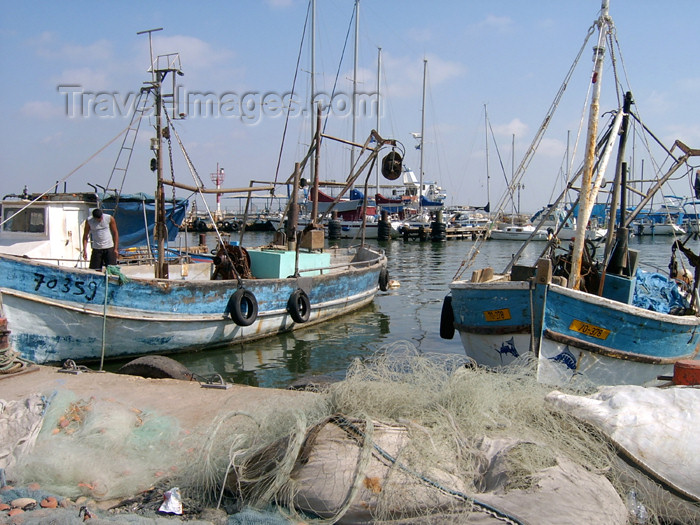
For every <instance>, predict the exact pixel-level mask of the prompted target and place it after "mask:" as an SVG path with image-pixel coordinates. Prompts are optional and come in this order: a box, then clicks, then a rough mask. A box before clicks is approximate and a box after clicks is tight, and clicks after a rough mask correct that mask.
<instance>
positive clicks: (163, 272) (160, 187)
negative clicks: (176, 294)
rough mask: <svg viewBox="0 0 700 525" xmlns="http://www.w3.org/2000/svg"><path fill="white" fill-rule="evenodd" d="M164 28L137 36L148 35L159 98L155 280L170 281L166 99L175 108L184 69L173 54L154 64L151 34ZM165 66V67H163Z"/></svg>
mask: <svg viewBox="0 0 700 525" xmlns="http://www.w3.org/2000/svg"><path fill="white" fill-rule="evenodd" d="M161 30H162V28H158V29H149V30H146V31H140V32H138V33H137V34H138V35H142V34H144V33H148V40H149V45H150V48H151V68H150V69H151V78H152V80H151V81H150V82H146V83H145V84H146V85H147V86H148V87H146V88H144V89H145V90H148V91H150V92H153V96H154V97H155V106H156V112H155V119H156V137H155V139H151V150H153V152H154V154H155V156H156V162H155V165H156V170H155V171H156V223H155V226H154V234H155V238H156V244H157V255H156V259H157V260H156V264H155V265H154V266H155V272H154V274H155V278H156V279H167V278H168V263H167V262H165V240H166V239H167V237H168V229H167V228H166V226H165V189H164V184H163V138H164V137H165V138H169V137H170V129H169V128H168V127H165V128H164V127H163V117H162V115H163V99H167V100H168V101H169V102H170V103H171V104H172V107H173V110H174V108H175V89H176V83H175V74H176V73H177V74H178V75H183V74H184V73H183V72H182V69H181V67H180V55H179V54H178V53H171V54H167V55H159V56H158V57H157V58H156V60H155V61H154V60H153V46H152V44H151V33H153V32H154V31H161ZM161 64H162V67H161ZM168 73H171V76H172V89H171V90H170V91H169V92H167V93H163V80H165V78H166V77H167V76H168Z"/></svg>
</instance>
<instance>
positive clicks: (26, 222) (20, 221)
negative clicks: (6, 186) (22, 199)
mask: <svg viewBox="0 0 700 525" xmlns="http://www.w3.org/2000/svg"><path fill="white" fill-rule="evenodd" d="M19 210H20V208H4V210H3V211H4V214H3V222H4V221H7V222H4V224H3V226H2V229H3V231H6V232H23V233H44V232H45V226H46V219H45V217H44V209H43V208H42V209H36V208H35V209H31V208H29V209H26V210H22V211H20V212H19V213H17V212H18V211H19ZM16 213H17V215H15V214H16ZM13 215H14V217H13ZM10 217H12V218H11V219H10ZM8 219H9V220H8Z"/></svg>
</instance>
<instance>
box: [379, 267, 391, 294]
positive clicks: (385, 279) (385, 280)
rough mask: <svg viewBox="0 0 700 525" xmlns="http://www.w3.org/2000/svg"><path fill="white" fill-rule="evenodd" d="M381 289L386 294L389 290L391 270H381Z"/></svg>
mask: <svg viewBox="0 0 700 525" xmlns="http://www.w3.org/2000/svg"><path fill="white" fill-rule="evenodd" d="M379 289H380V290H381V291H382V292H386V291H387V290H388V289H389V270H387V269H386V268H382V269H381V270H379Z"/></svg>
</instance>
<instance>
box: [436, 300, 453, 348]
mask: <svg viewBox="0 0 700 525" xmlns="http://www.w3.org/2000/svg"><path fill="white" fill-rule="evenodd" d="M454 336H455V313H454V310H452V296H451V295H446V296H445V299H444V300H443V301H442V312H441V313H440V337H442V338H443V339H452V338H453V337H454Z"/></svg>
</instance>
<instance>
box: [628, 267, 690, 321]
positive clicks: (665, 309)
mask: <svg viewBox="0 0 700 525" xmlns="http://www.w3.org/2000/svg"><path fill="white" fill-rule="evenodd" d="M635 279H636V281H637V282H636V286H635V288H634V299H633V301H632V304H633V305H634V306H638V307H639V308H644V309H646V310H652V311H654V312H660V313H664V314H667V313H669V312H671V311H672V310H676V309H679V308H688V306H689V305H688V301H687V300H686V299H685V297H683V296H682V295H681V293H680V291H679V289H678V283H676V281H674V280H673V279H670V278H669V277H666V276H665V275H662V274H660V273H654V272H645V271H644V270H637V273H636V274H635Z"/></svg>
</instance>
